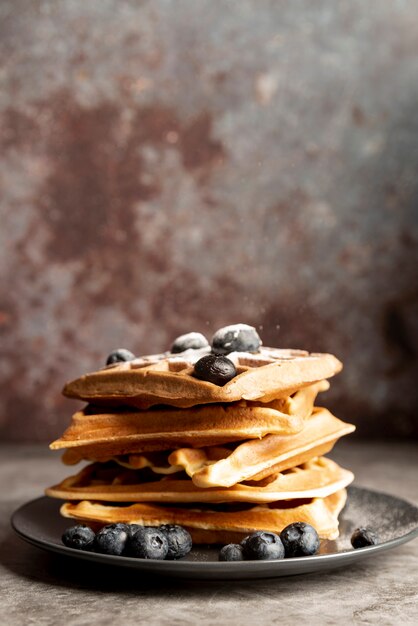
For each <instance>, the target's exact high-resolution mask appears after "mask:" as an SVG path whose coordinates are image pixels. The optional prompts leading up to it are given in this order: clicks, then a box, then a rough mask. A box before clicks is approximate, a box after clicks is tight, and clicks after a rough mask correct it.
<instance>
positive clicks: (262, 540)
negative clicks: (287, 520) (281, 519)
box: [241, 531, 284, 561]
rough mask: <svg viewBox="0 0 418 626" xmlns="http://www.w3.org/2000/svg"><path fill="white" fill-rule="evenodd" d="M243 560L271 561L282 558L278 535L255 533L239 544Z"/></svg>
mask: <svg viewBox="0 0 418 626" xmlns="http://www.w3.org/2000/svg"><path fill="white" fill-rule="evenodd" d="M241 546H242V550H243V554H244V558H245V559H249V560H251V561H271V560H272V559H283V558H284V547H283V544H282V542H281V540H280V537H279V535H276V534H275V533H269V532H267V531H257V532H255V533H253V534H252V535H249V536H248V537H246V538H245V539H244V540H243V541H242V542H241Z"/></svg>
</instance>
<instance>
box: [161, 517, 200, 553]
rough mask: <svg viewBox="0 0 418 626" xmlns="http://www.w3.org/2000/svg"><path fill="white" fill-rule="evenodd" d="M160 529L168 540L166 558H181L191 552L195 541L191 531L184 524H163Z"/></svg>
mask: <svg viewBox="0 0 418 626" xmlns="http://www.w3.org/2000/svg"><path fill="white" fill-rule="evenodd" d="M158 530H160V531H161V532H162V533H164V535H165V538H166V539H167V542H168V552H167V556H166V559H170V560H172V559H181V558H182V557H183V556H186V554H189V552H190V550H191V549H192V545H193V542H192V538H191V535H190V533H189V532H188V531H187V530H186V529H185V528H183V526H178V525H177V524H163V526H160V527H159V529H158Z"/></svg>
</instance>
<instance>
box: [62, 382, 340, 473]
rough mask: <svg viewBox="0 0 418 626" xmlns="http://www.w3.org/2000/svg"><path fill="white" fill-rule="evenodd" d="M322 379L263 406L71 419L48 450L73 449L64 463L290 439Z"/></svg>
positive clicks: (243, 404) (325, 384) (81, 413)
mask: <svg viewBox="0 0 418 626" xmlns="http://www.w3.org/2000/svg"><path fill="white" fill-rule="evenodd" d="M328 387H329V383H328V382H327V381H325V380H323V381H320V382H319V383H315V384H314V385H310V386H309V387H305V388H304V389H300V390H299V391H297V392H296V393H295V394H294V396H293V397H287V398H284V399H281V400H273V401H271V402H269V403H266V404H263V403H261V402H249V401H246V400H241V401H239V402H234V403H230V404H210V405H203V406H197V407H193V408H189V409H175V408H165V409H150V410H147V411H130V412H126V411H125V412H123V411H120V412H109V413H96V414H93V415H91V414H89V413H85V412H84V411H79V412H77V413H75V414H74V415H73V418H72V423H71V425H70V427H69V428H68V429H67V430H66V431H65V433H64V434H63V436H62V437H61V438H60V439H58V440H56V441H54V442H53V443H52V444H51V445H50V448H51V449H53V450H57V449H61V448H67V449H70V448H73V449H75V450H74V451H73V452H72V453H68V454H66V455H65V457H64V461H65V462H66V463H68V464H70V465H71V464H73V463H74V462H77V461H78V460H81V459H82V458H84V459H88V460H90V459H94V460H96V459H100V458H104V457H112V456H116V455H122V454H129V453H132V452H145V451H150V450H167V449H172V448H178V447H181V446H188V445H189V446H193V447H201V446H207V445H215V444H222V443H228V442H231V441H240V440H244V439H253V438H261V437H264V436H265V435H266V434H269V433H274V434H278V435H279V434H280V435H291V434H295V433H297V432H299V431H301V430H302V428H303V425H304V420H305V419H306V418H307V417H308V416H309V415H310V413H311V412H312V408H313V404H314V401H315V398H316V395H317V394H318V393H319V392H320V391H325V390H326V389H328Z"/></svg>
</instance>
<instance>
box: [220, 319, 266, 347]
mask: <svg viewBox="0 0 418 626" xmlns="http://www.w3.org/2000/svg"><path fill="white" fill-rule="evenodd" d="M260 346H261V339H260V337H259V336H258V333H257V331H256V329H255V328H253V326H247V324H234V325H232V326H225V327H224V328H220V329H219V330H217V331H216V333H215V334H214V335H213V338H212V352H213V353H214V354H229V353H230V352H258V350H259V348H260Z"/></svg>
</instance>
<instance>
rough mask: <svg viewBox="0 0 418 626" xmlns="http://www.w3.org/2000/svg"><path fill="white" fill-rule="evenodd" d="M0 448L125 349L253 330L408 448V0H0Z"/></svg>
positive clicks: (43, 428) (414, 335)
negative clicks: (335, 363) (292, 353)
mask: <svg viewBox="0 0 418 626" xmlns="http://www.w3.org/2000/svg"><path fill="white" fill-rule="evenodd" d="M0 19H1V41H0V63H1V68H0V81H1V88H0V115H1V133H0V156H1V169H0V184H1V193H2V197H1V232H0V238H1V252H0V276H1V293H0V330H1V350H2V357H3V358H2V360H1V372H0V375H1V391H0V394H1V395H0V398H1V401H0V402H1V407H2V408H1V412H0V434H1V436H2V437H3V438H5V439H10V440H12V439H26V440H31V439H33V440H47V439H49V438H52V437H55V436H56V435H58V434H59V433H60V432H61V430H62V428H63V427H64V426H65V425H66V424H67V422H68V420H69V416H70V414H71V412H72V410H73V409H75V407H76V406H77V405H76V404H75V403H74V402H73V403H72V402H70V401H69V400H64V399H63V398H61V396H60V390H61V387H62V384H63V383H64V381H65V380H67V379H70V378H72V377H75V376H77V375H79V374H81V373H82V372H84V371H88V370H93V369H96V368H97V367H98V366H100V365H101V364H102V363H103V362H104V359H105V358H106V356H107V353H108V352H109V351H110V350H111V349H113V348H115V347H119V346H125V347H127V348H130V349H132V350H133V351H135V352H137V353H138V354H140V353H149V352H154V351H160V350H164V349H167V348H168V347H169V346H170V344H171V342H172V340H173V338H174V337H175V336H176V335H178V334H180V333H184V332H187V331H189V330H197V331H202V332H204V333H206V334H208V335H211V334H212V332H213V331H214V330H216V329H217V328H218V327H220V326H222V325H225V324H227V323H234V322H241V321H242V322H247V323H250V324H254V325H256V326H257V327H259V328H260V334H261V335H262V337H263V339H264V343H265V344H270V345H279V346H293V347H301V348H307V349H310V350H316V351H330V352H333V353H335V354H337V355H338V356H339V357H340V358H341V359H342V360H343V361H344V363H345V369H344V371H343V373H342V374H340V375H339V376H338V377H337V378H335V379H334V380H333V382H332V391H331V392H330V393H328V394H327V396H325V397H324V402H325V403H326V404H327V405H328V406H330V407H331V408H333V409H334V411H335V412H336V413H337V415H339V416H341V417H343V418H345V419H348V420H350V421H354V422H355V423H356V424H357V426H358V433H359V434H360V435H372V436H378V437H380V436H384V435H386V436H406V437H411V436H416V435H417V433H418V425H417V419H416V415H417V405H418V394H417V387H418V376H417V374H418V371H417V354H418V328H417V325H418V322H417V319H418V317H417V310H418V284H417V267H418V258H417V257H418V255H417V242H418V228H417V222H418V219H417V201H418V6H417V3H415V2H407V1H405V2H403V1H401V0H398V1H395V0H387V1H386V2H379V3H378V2H374V1H372V0H370V1H366V0H355V1H354V0H350V1H348V0H347V1H345V2H343V1H341V2H335V1H334V0H329V1H321V2H312V1H311V0H294V1H292V2H288V1H283V2H281V1H278V0H275V1H268V0H239V1H238V0H237V1H234V0H229V1H227V0H196V1H195V0H188V1H186V0H156V1H152V2H151V1H148V2H147V1H142V2H141V1H131V2H129V1H126V0H89V1H88V2H86V1H85V0H68V1H62V2H57V1H51V2H47V1H44V0H10V1H5V0H2V1H1V2H0Z"/></svg>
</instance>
